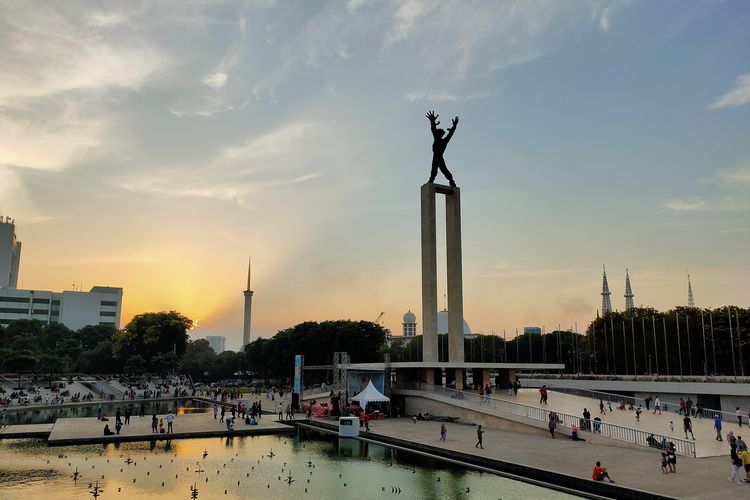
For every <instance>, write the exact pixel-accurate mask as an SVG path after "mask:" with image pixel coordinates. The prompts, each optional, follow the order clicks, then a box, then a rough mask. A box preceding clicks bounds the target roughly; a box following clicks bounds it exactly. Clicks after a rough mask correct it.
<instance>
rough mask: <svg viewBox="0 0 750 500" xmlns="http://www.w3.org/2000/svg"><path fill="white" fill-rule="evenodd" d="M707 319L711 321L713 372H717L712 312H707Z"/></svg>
mask: <svg viewBox="0 0 750 500" xmlns="http://www.w3.org/2000/svg"><path fill="white" fill-rule="evenodd" d="M708 319H709V321H710V322H711V351H712V352H713V358H714V373H716V374H718V373H719V372H718V368H717V367H716V342H715V340H714V312H713V311H711V312H709V313H708Z"/></svg>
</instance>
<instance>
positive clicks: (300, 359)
mask: <svg viewBox="0 0 750 500" xmlns="http://www.w3.org/2000/svg"><path fill="white" fill-rule="evenodd" d="M304 366H305V356H304V355H302V354H297V355H296V356H294V389H293V391H292V392H294V394H296V395H297V397H298V401H299V402H300V403H302V368H303V367H304Z"/></svg>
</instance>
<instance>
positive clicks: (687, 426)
mask: <svg viewBox="0 0 750 500" xmlns="http://www.w3.org/2000/svg"><path fill="white" fill-rule="evenodd" d="M682 428H683V430H684V431H685V439H687V438H688V436H687V435H688V432H689V433H690V435H691V436H692V438H693V441H695V435H694V434H693V423H692V422H691V421H690V417H688V416H687V415H686V416H685V418H683V419H682Z"/></svg>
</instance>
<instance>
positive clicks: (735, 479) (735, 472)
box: [729, 456, 743, 484]
mask: <svg viewBox="0 0 750 500" xmlns="http://www.w3.org/2000/svg"><path fill="white" fill-rule="evenodd" d="M731 460H732V475H731V476H730V477H729V481H730V482H732V483H736V484H743V482H742V476H741V475H740V471H741V470H742V468H743V464H742V459H741V458H740V457H739V456H733V457H731Z"/></svg>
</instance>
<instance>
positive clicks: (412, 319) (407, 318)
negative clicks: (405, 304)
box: [404, 310, 417, 323]
mask: <svg viewBox="0 0 750 500" xmlns="http://www.w3.org/2000/svg"><path fill="white" fill-rule="evenodd" d="M416 322H417V316H416V314H414V313H413V312H411V310H409V311H408V312H407V313H406V314H404V323H416Z"/></svg>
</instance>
